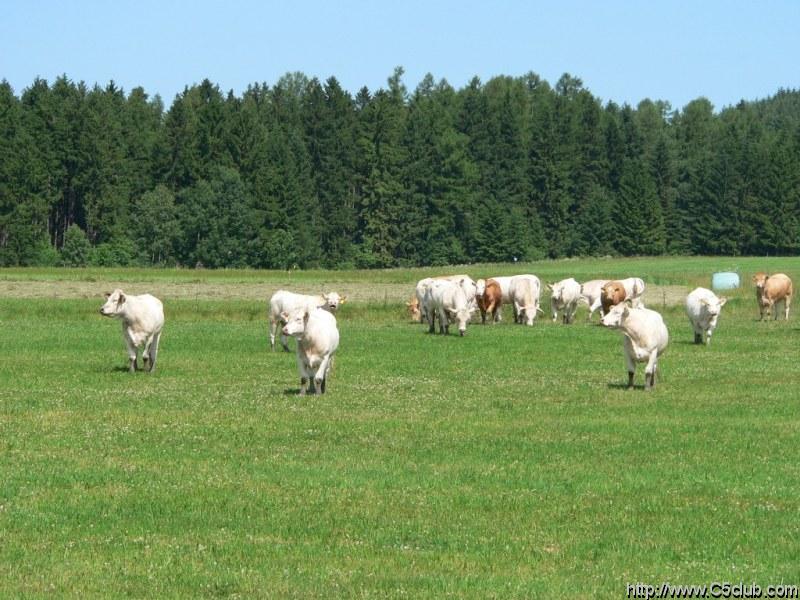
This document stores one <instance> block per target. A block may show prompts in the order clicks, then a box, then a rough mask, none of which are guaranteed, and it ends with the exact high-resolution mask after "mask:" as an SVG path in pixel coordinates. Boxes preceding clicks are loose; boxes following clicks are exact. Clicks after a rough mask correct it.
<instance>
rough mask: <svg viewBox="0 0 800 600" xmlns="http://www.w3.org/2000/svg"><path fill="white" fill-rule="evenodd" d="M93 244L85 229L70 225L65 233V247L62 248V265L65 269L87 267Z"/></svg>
mask: <svg viewBox="0 0 800 600" xmlns="http://www.w3.org/2000/svg"><path fill="white" fill-rule="evenodd" d="M91 254H92V244H91V243H90V242H89V238H88V237H86V233H84V231H83V229H81V228H80V227H78V226H77V225H70V226H69V227H68V228H67V230H66V232H64V245H63V246H62V247H61V260H60V264H61V266H63V267H85V266H86V265H87V264H89V256H90V255H91Z"/></svg>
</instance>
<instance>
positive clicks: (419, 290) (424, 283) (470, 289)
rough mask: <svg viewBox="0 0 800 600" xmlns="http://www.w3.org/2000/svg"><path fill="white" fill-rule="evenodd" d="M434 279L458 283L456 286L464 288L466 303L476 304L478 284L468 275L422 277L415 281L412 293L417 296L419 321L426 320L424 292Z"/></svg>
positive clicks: (471, 305)
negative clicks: (415, 284)
mask: <svg viewBox="0 0 800 600" xmlns="http://www.w3.org/2000/svg"><path fill="white" fill-rule="evenodd" d="M434 281H452V282H453V283H456V284H458V286H459V287H460V288H461V289H462V290H464V297H465V298H466V299H467V304H468V305H469V306H470V307H473V308H474V307H475V306H477V304H476V300H475V296H476V295H477V293H478V285H477V283H476V282H475V281H473V280H472V278H471V277H470V276H469V275H465V274H461V275H441V276H439V277H426V278H424V279H420V280H419V281H418V282H417V286H416V288H415V289H414V295H415V296H416V298H417V302H419V310H420V317H419V320H420V323H424V322H425V321H427V320H428V314H427V313H426V311H425V292H426V291H427V290H428V287H429V286H430V285H431V283H433V282H434ZM481 293H482V292H481Z"/></svg>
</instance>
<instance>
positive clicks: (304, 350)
mask: <svg viewBox="0 0 800 600" xmlns="http://www.w3.org/2000/svg"><path fill="white" fill-rule="evenodd" d="M281 317H282V320H283V322H284V323H285V325H284V326H283V329H282V330H281V332H282V333H283V335H291V336H292V337H294V338H295V339H296V340H297V350H296V352H297V370H298V371H299V373H300V395H301V396H305V394H306V387H307V385H308V384H309V383H310V384H311V391H313V392H314V393H315V394H316V395H317V396H319V395H320V394H324V393H325V386H326V384H327V381H328V373H329V372H330V369H331V365H332V364H333V353H334V352H336V348H338V347H339V330H338V329H337V327H336V317H334V316H333V315H332V314H331V313H329V312H328V311H326V310H322V309H321V308H314V307H313V306H309V305H306V306H302V307H300V308H297V309H295V310H293V311H292V312H290V313H289V312H284V313H283V314H282V315H281Z"/></svg>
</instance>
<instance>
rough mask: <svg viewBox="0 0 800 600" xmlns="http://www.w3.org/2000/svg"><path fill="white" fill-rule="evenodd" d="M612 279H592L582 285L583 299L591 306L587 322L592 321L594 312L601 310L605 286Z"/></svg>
mask: <svg viewBox="0 0 800 600" xmlns="http://www.w3.org/2000/svg"><path fill="white" fill-rule="evenodd" d="M609 281H611V280H610V279H592V280H591V281H587V282H586V283H584V284H582V285H581V297H582V298H583V300H584V301H585V302H586V304H588V305H589V316H588V317H586V320H587V321H591V320H592V315H593V314H594V311H596V310H597V309H598V308H600V296H601V292H602V291H603V286H604V285H605V284H607V283H608V282H609Z"/></svg>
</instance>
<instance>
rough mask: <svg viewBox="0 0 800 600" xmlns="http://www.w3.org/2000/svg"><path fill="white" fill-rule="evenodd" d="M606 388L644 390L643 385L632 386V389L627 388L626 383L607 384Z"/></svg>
mask: <svg viewBox="0 0 800 600" xmlns="http://www.w3.org/2000/svg"><path fill="white" fill-rule="evenodd" d="M606 387H607V388H609V389H612V390H627V389H631V390H644V384H642V385H637V384H635V383H634V384H633V387H631V388H629V387H628V384H627V383H607V384H606Z"/></svg>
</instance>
